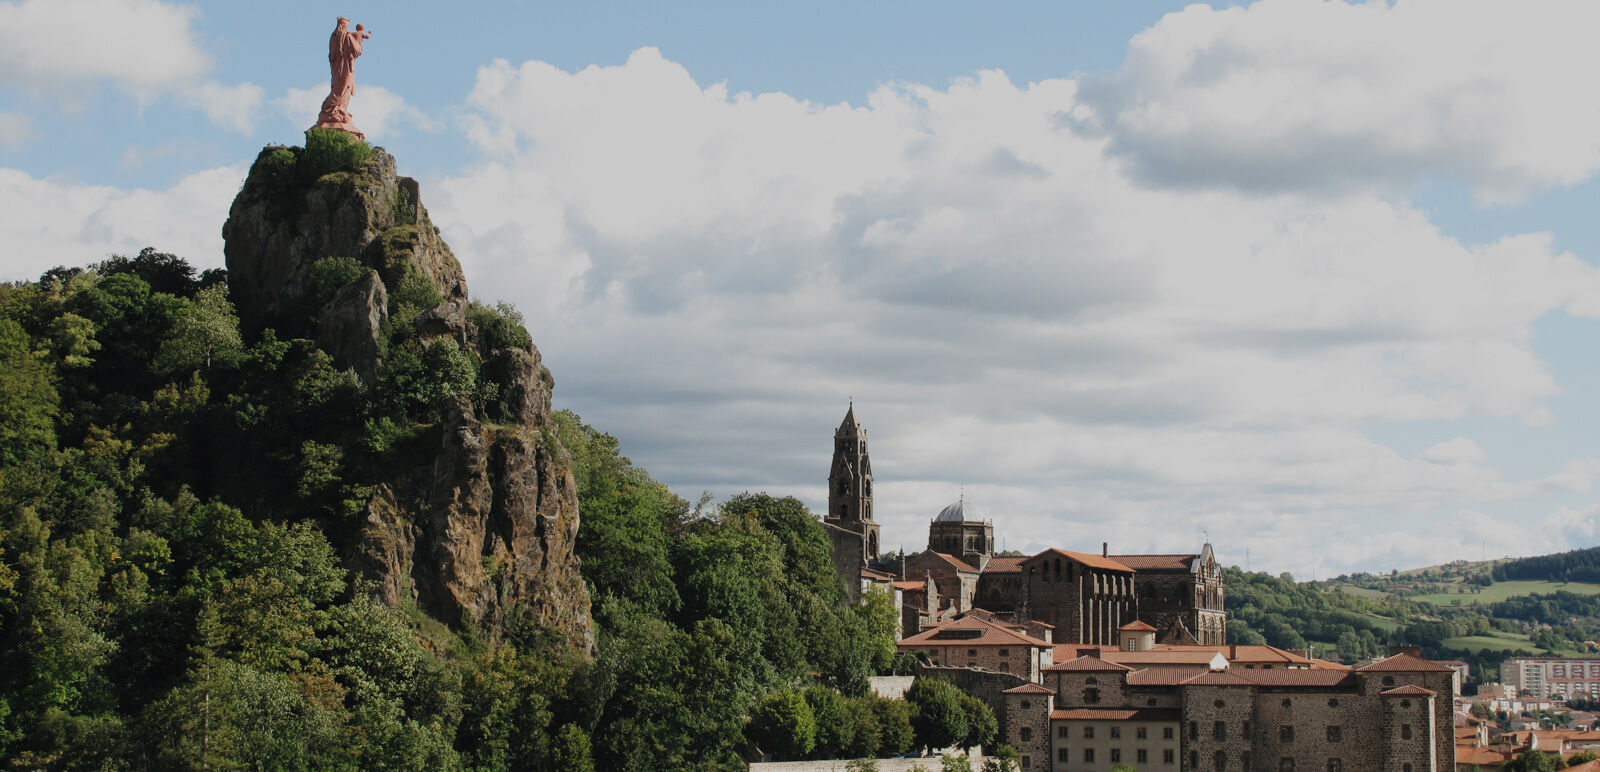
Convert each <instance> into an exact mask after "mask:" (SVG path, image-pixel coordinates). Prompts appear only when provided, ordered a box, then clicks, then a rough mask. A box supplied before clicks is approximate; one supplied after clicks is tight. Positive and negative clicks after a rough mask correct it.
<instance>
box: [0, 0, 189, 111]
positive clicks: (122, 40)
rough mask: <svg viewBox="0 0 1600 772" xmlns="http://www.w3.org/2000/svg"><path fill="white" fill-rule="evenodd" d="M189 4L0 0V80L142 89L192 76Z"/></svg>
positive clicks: (59, 87) (52, 87)
mask: <svg viewBox="0 0 1600 772" xmlns="http://www.w3.org/2000/svg"><path fill="white" fill-rule="evenodd" d="M196 13H197V11H196V9H195V8H194V7H192V6H184V5H176V4H171V3H164V2H159V1H158V0H24V2H20V3H0V83H5V84H8V85H18V86H25V87H28V88H32V89H37V90H40V91H45V92H52V91H62V92H67V93H70V92H71V91H73V90H74V89H77V88H81V85H82V82H83V81H93V80H109V81H113V82H115V83H117V84H118V85H119V86H121V87H122V88H125V89H127V90H128V91H130V92H133V93H135V94H137V95H140V96H142V97H150V96H154V95H155V94H157V93H159V92H163V91H166V90H169V89H172V88H176V87H181V86H184V85H187V84H189V83H191V82H194V81H196V80H198V79H199V77H200V75H201V74H202V73H204V71H205V70H206V69H207V68H208V67H209V66H210V57H209V56H208V55H207V54H206V53H205V52H203V51H201V50H200V48H199V46H198V45H197V44H196V43H195V39H194V38H195V36H194V30H193V29H192V24H193V22H194V19H195V16H196Z"/></svg>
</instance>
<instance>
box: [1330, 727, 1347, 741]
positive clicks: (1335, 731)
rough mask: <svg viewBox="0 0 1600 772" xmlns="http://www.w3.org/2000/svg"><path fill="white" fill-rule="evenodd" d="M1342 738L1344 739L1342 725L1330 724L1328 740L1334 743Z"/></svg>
mask: <svg viewBox="0 0 1600 772" xmlns="http://www.w3.org/2000/svg"><path fill="white" fill-rule="evenodd" d="M1343 739H1344V727H1342V726H1330V727H1328V742H1330V743H1336V742H1339V741H1340V740H1343Z"/></svg>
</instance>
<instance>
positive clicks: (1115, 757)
mask: <svg viewBox="0 0 1600 772" xmlns="http://www.w3.org/2000/svg"><path fill="white" fill-rule="evenodd" d="M1119 761H1122V749H1121V748H1112V749H1111V763H1112V764H1115V763H1117V762H1119Z"/></svg>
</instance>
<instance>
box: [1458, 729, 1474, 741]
mask: <svg viewBox="0 0 1600 772" xmlns="http://www.w3.org/2000/svg"><path fill="white" fill-rule="evenodd" d="M1477 736H1478V729H1477V727H1471V726H1458V727H1456V739H1457V740H1460V739H1461V738H1463V737H1466V738H1474V737H1477Z"/></svg>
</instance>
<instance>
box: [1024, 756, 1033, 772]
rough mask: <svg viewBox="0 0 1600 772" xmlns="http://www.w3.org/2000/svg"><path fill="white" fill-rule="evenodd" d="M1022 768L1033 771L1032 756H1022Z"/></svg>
mask: <svg viewBox="0 0 1600 772" xmlns="http://www.w3.org/2000/svg"><path fill="white" fill-rule="evenodd" d="M1022 768H1023V769H1033V757H1032V756H1029V755H1027V754H1026V753H1024V754H1023V755H1022Z"/></svg>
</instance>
